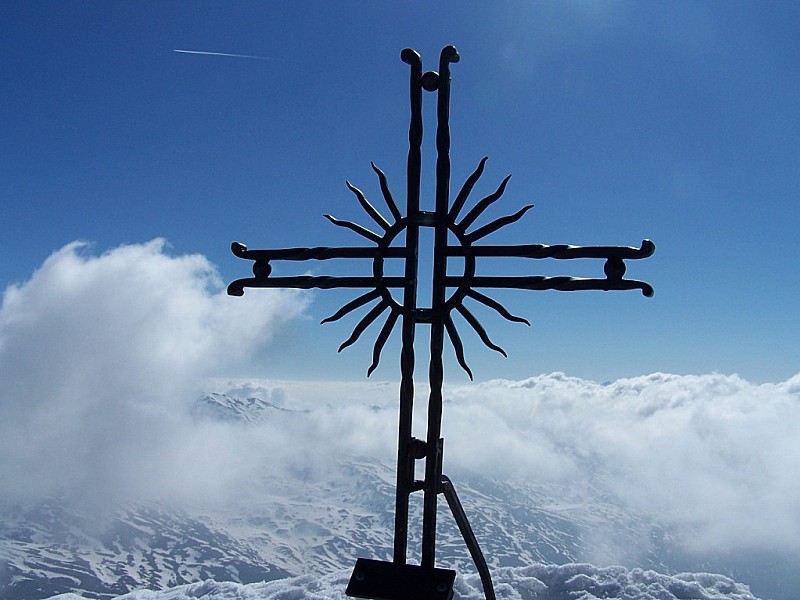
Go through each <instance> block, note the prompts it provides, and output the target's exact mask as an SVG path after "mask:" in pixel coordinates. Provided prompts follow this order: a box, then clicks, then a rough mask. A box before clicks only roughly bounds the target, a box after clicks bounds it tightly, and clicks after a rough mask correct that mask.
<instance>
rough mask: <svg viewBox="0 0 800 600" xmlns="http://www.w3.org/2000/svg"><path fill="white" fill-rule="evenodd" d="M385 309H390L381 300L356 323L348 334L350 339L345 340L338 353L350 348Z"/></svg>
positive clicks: (388, 305) (387, 304)
mask: <svg viewBox="0 0 800 600" xmlns="http://www.w3.org/2000/svg"><path fill="white" fill-rule="evenodd" d="M387 308H390V304H389V303H388V302H386V300H381V301H380V302H379V303H378V304H377V305H375V307H374V308H373V309H372V310H371V311H369V312H368V313H367V314H366V315H364V317H363V318H362V319H361V320H360V321H359V322H358V324H357V325H356V326H355V328H354V329H353V333H351V334H350V337H349V338H347V339H346V340H345V341H344V342H343V343H342V345H341V346H339V350H338V352H341V351H342V350H344V349H345V348H347V347H348V346H352V345H353V344H354V343H355V342H356V340H358V338H359V337H361V334H362V333H364V330H365V329H366V328H367V327H369V326H370V325H372V323H373V322H374V321H375V319H377V318H378V317H379V316H380V315H381V313H382V312H383V311H385V310H386V309H387Z"/></svg>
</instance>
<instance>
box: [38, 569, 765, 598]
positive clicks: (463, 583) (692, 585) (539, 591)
mask: <svg viewBox="0 0 800 600" xmlns="http://www.w3.org/2000/svg"><path fill="white" fill-rule="evenodd" d="M349 576H350V574H349V573H348V572H346V571H340V572H337V573H333V574H329V575H326V576H324V577H314V576H311V575H306V576H303V577H297V578H292V579H286V580H279V581H272V582H269V583H257V584H251V585H240V584H236V583H217V582H214V581H205V582H202V583H196V584H190V585H187V586H181V587H178V588H174V589H171V590H167V591H163V592H153V591H137V592H133V593H130V594H127V595H124V596H120V597H119V598H118V599H117V600H287V599H291V600H345V599H346V598H348V596H346V595H345V594H344V590H345V588H346V587H347V581H348V578H349ZM495 592H496V593H497V597H498V598H502V599H507V600H596V599H597V598H607V599H611V598H618V599H621V600H757V599H756V597H755V596H753V595H752V594H751V593H750V591H749V590H748V589H747V587H746V586H744V585H741V584H738V583H735V582H734V581H732V580H730V579H728V578H727V577H723V576H721V575H710V574H707V573H684V574H679V575H675V576H672V577H669V576H666V575H661V574H658V573H655V572H653V571H644V570H642V569H633V570H631V571H629V570H627V569H624V568H622V567H607V568H597V567H593V566H591V565H586V564H569V565H562V566H553V565H531V566H528V567H521V568H503V569H498V570H497V572H496V574H495ZM453 597H454V600H483V599H484V596H483V593H482V588H481V585H480V580H479V578H478V577H477V576H466V577H462V576H459V577H458V578H457V579H456V585H455V593H454V595H453ZM57 598H58V600H79V596H76V595H72V594H67V595H62V596H58V597H57ZM53 600H55V599H53Z"/></svg>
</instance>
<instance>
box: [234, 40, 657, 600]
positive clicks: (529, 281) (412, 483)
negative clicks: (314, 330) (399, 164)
mask: <svg viewBox="0 0 800 600" xmlns="http://www.w3.org/2000/svg"><path fill="white" fill-rule="evenodd" d="M401 59H402V60H403V62H405V63H406V64H408V65H409V66H410V67H411V77H410V99H411V124H410V127H409V151H408V168H407V182H406V198H407V200H406V211H405V215H403V213H402V212H401V211H400V209H399V208H398V206H397V203H396V202H395V200H394V197H393V196H392V193H391V191H390V190H389V186H388V183H387V178H386V176H385V175H384V173H383V172H382V171H381V170H380V169H378V167H376V166H375V165H374V164H373V165H372V168H373V170H374V171H375V173H376V174H377V176H378V181H379V184H380V188H381V193H382V196H383V199H384V201H385V203H386V206H387V208H388V210H389V212H390V213H391V219H386V218H385V217H384V216H383V215H382V214H381V213H380V212H379V211H378V210H377V209H376V208H375V207H374V206H373V205H372V204H370V202H369V201H368V200H367V198H366V197H365V195H364V194H363V193H362V192H361V190H359V189H358V188H356V187H354V186H353V185H351V184H350V183H349V182H347V186H348V187H349V188H350V190H351V191H352V192H353V193H354V194H355V196H356V198H357V199H358V202H359V203H360V205H361V206H362V208H363V209H364V211H365V212H366V213H367V215H368V216H369V217H370V218H371V219H372V221H374V223H375V225H377V228H378V233H375V232H374V231H372V230H370V229H367V228H365V227H363V226H361V225H358V224H356V223H352V222H349V221H340V220H337V219H335V218H334V217H332V216H330V215H325V216H326V217H327V218H328V219H329V220H330V221H331V222H332V223H333V224H334V225H337V226H340V227H345V228H347V229H350V230H352V231H353V232H355V233H357V234H358V235H360V236H361V237H364V238H366V239H367V240H369V241H371V242H373V243H374V244H375V245H374V246H372V247H339V248H326V247H309V248H284V249H275V250H248V249H247V247H246V246H244V245H242V244H239V243H237V242H234V243H233V244H232V246H231V248H232V250H233V253H234V254H235V255H236V256H238V257H240V258H244V259H248V260H253V261H255V262H254V264H253V275H254V276H253V277H251V278H247V279H239V280H237V281H234V282H232V283H231V284H230V285H229V286H228V293H229V294H231V295H233V296H241V295H242V294H244V288H246V287H253V288H256V287H260V288H300V289H311V288H321V289H328V288H364V289H367V290H368V291H367V292H365V293H364V294H362V295H360V296H358V297H357V298H355V299H354V300H352V301H350V302H348V303H347V304H345V305H344V306H343V307H342V308H341V309H339V311H337V312H336V313H335V314H334V315H331V316H330V317H328V318H327V319H325V320H324V321H323V323H325V322H330V321H336V320H338V319H341V318H342V317H344V316H345V315H347V314H349V313H350V312H352V311H354V310H356V309H358V308H361V307H363V306H366V305H369V304H371V303H375V305H374V306H373V307H372V308H371V310H369V312H367V314H366V315H365V316H364V317H362V318H361V320H360V321H359V322H358V323H357V324H356V326H355V328H354V329H353V332H352V334H351V335H350V337H349V338H348V339H347V340H346V341H345V342H344V343H342V345H341V346H340V348H339V350H340V351H341V350H342V349H344V348H346V347H347V346H349V345H351V344H353V343H354V342H355V341H356V340H358V338H359V337H360V336H361V334H362V333H363V332H364V330H365V329H366V328H367V327H368V326H369V325H370V324H371V323H373V322H375V321H376V320H377V319H378V318H379V317H380V316H381V315H382V314H383V313H385V312H387V311H388V316H387V317H386V320H385V322H384V325H383V327H382V328H381V330H380V333H379V334H378V336H377V338H376V340H375V344H374V347H373V356H372V364H371V365H370V367H369V370H368V372H367V376H369V375H370V374H371V373H372V372H373V371H374V370H375V368H376V367H377V366H378V362H379V361H380V356H381V352H382V350H383V347H384V345H385V344H386V341H387V339H388V338H389V335H390V334H391V332H392V330H393V329H394V327H395V325H396V324H397V321H398V319H400V320H401V322H402V326H401V330H402V333H401V337H402V348H401V355H400V373H401V379H400V422H399V437H398V452H397V492H396V500H395V530H394V555H393V561H392V562H380V561H375V560H368V559H363V558H360V559H358V562H357V563H356V567H355V569H354V571H353V575H352V577H351V579H350V583H349V585H348V588H347V594H348V595H351V596H356V597H360V598H377V599H383V600H401V599H408V598H415V599H420V600H425V599H428V598H430V599H432V600H433V599H435V600H449V598H451V597H452V593H453V592H452V586H453V581H454V578H455V571H452V570H448V569H439V568H436V566H435V545H436V507H437V498H438V495H439V494H440V493H443V494H444V495H445V498H446V500H447V503H448V505H449V507H450V509H451V511H452V513H453V516H454V517H455V520H456V523H457V525H458V527H459V529H460V531H461V534H462V536H463V537H464V540H465V542H466V544H467V547H468V549H469V551H470V554H471V556H472V558H473V560H474V562H475V565H476V567H477V569H478V572H479V573H480V576H481V581H482V583H483V588H484V594H485V595H486V598H487V600H494V598H495V594H494V589H493V585H492V580H491V576H490V574H489V570H488V567H487V564H486V560H485V559H484V557H483V554H482V553H481V550H480V547H479V546H478V542H477V540H476V538H475V536H474V534H473V532H472V529H471V527H470V524H469V521H468V520H467V517H466V514H465V512H464V510H463V508H462V506H461V503H460V501H459V499H458V496H457V494H456V492H455V488H454V487H453V485H452V482H451V481H450V479H449V478H447V477H446V476H444V475H442V452H443V444H444V440H443V439H442V438H441V420H442V382H443V379H444V374H443V366H442V352H443V346H444V338H445V334H447V337H449V339H450V341H451V343H452V345H453V348H454V350H455V355H456V359H457V360H458V363H459V364H460V365H461V367H462V368H463V369H464V370H465V371H466V372H467V373H468V374H469V376H470V378H472V372H471V371H470V369H469V367H468V365H467V363H466V360H465V358H464V349H463V344H462V342H461V338H460V336H459V333H458V331H457V329H456V326H455V323H454V321H453V318H452V313H453V311H454V310H455V311H456V312H458V313H459V314H460V315H461V316H462V317H463V318H464V320H465V321H466V322H467V323H468V324H469V325H470V326H471V327H472V329H474V330H475V332H476V333H477V334H478V336H479V337H480V339H481V340H482V341H483V343H484V344H485V345H486V346H488V347H489V348H491V349H493V350H495V351H497V352H500V353H502V354H503V355H505V352H504V351H503V349H502V348H500V347H499V346H497V345H496V344H494V343H493V342H492V341H491V340H490V339H489V336H488V334H487V333H486V330H485V329H484V328H483V326H482V325H481V323H480V322H479V321H478V319H477V318H476V317H475V316H474V315H473V314H472V313H471V312H470V310H469V309H468V307H467V306H466V305H465V300H467V299H470V300H472V301H475V302H477V303H478V304H481V305H484V306H486V307H489V308H491V309H493V310H494V311H496V312H497V313H498V314H499V315H501V316H502V317H504V318H505V319H508V320H510V321H516V322H521V323H528V321H527V320H525V319H523V318H521V317H518V316H515V315H512V314H511V313H510V312H509V311H508V310H506V308H505V307H503V305H502V304H500V303H499V302H497V301H496V300H494V299H492V298H490V297H489V296H486V295H485V294H483V293H481V292H479V291H477V289H476V288H514V289H525V290H560V291H576V290H631V289H639V290H641V291H642V293H643V294H644V295H645V296H652V295H653V289H652V288H651V287H650V286H649V285H648V284H647V283H644V282H641V281H635V280H630V279H624V275H625V262H624V261H625V260H626V259H640V258H647V257H649V256H651V255H652V254H653V252H654V251H655V246H654V245H653V243H652V242H650V241H649V240H644V241H643V242H642V244H641V247H639V248H633V247H617V246H594V247H581V246H570V245H554V246H545V245H540V244H528V245H515V246H486V245H484V246H481V245H475V242H477V241H479V240H481V239H483V238H484V237H486V236H488V235H490V234H491V233H493V232H495V231H497V230H499V229H500V228H502V227H505V226H506V225H509V224H511V223H514V222H516V221H517V220H519V219H520V218H521V217H522V216H523V215H524V214H525V213H526V212H527V211H528V210H529V209H530V208H532V206H525V207H523V208H522V209H520V210H519V211H517V212H516V213H514V214H511V215H507V216H504V217H501V218H498V219H496V220H494V221H491V222H490V223H488V224H486V225H483V226H481V227H477V228H473V229H471V228H472V226H473V224H474V223H475V221H476V220H477V219H478V218H479V217H480V216H481V215H482V214H483V213H484V211H485V210H486V209H487V208H488V207H489V206H490V205H492V204H493V203H494V202H496V201H497V200H499V199H500V197H501V196H502V195H503V192H504V190H505V187H506V184H507V182H508V179H509V178H508V177H506V178H505V179H504V180H503V181H502V183H501V184H500V185H499V187H498V188H497V190H496V191H495V192H494V193H492V194H490V195H488V196H486V197H485V198H483V199H482V200H480V201H478V202H477V203H475V204H474V206H473V207H472V208H471V209H470V210H468V211H467V213H466V214H465V215H464V216H463V217H462V216H461V213H462V211H463V209H464V207H465V204H466V202H467V199H468V197H469V195H470V193H471V191H472V188H473V187H474V185H475V183H476V182H477V181H478V179H479V178H480V176H481V174H482V173H483V169H484V165H485V163H486V158H484V159H483V160H481V162H480V164H479V165H478V167H477V168H476V169H475V171H474V172H473V173H472V174H471V175H470V176H469V177H468V178H467V180H466V182H465V183H464V185H463V186H462V188H461V190H460V191H459V193H458V194H457V195H456V197H455V200H453V202H452V204H451V203H450V198H449V194H450V189H449V188H450V156H449V153H450V127H449V110H450V109H449V104H450V64H451V63H456V62H458V60H459V55H458V52H457V51H456V49H455V48H454V47H452V46H447V47H446V48H444V49H443V50H442V52H441V55H440V59H439V72H438V73H436V72H432V71H429V72H426V73H423V72H422V59H421V58H420V55H419V54H418V53H417V52H416V51H414V50H411V49H408V48H407V49H405V50H403V52H402V53H401ZM423 89H424V90H426V91H429V92H434V91H435V92H437V93H438V96H437V131H436V150H437V158H436V195H435V202H436V207H435V211H433V212H430V211H424V210H420V162H421V158H420V149H421V146H422V90H423ZM421 227H429V228H432V229H433V231H434V242H433V246H434V248H433V288H432V302H431V306H430V307H419V306H418V305H417V277H418V255H419V233H420V228H421ZM400 234H404V235H403V236H402V237H404V243H402V244H396V245H393V243H394V242H395V241H396V240H398V239H402V237H401V236H400ZM450 237H453V238H455V240H457V242H458V244H453V245H451V244H450V243H448V238H450ZM451 257H460V258H461V259H463V273H462V274H460V275H448V272H447V261H448V258H451ZM478 257H513V258H529V259H545V258H552V259H559V260H569V259H574V258H602V259H605V263H604V266H603V271H604V274H605V277H604V278H600V279H585V278H575V277H542V276H528V277H496V276H478V275H476V274H475V264H476V259H477V258H478ZM335 258H365V259H372V275H371V276H366V277H332V276H295V277H271V276H270V274H271V271H272V267H271V265H270V263H271V262H272V261H279V260H288V261H307V260H330V259H335ZM388 259H402V260H403V261H404V266H405V272H404V275H403V276H402V277H390V276H386V275H384V263H385V261H386V260H388ZM392 289H397V290H400V289H402V290H403V294H402V300H396V299H395V298H394V296H393V295H392V292H391V290H392ZM448 290H453V291H452V292H451V293H450V295H449V296H448V293H447V292H448ZM418 324H425V325H429V326H430V328H431V332H430V363H429V383H430V396H429V399H428V413H427V414H428V429H427V439H426V440H421V439H418V438H415V437H414V436H413V435H412V431H411V423H412V415H413V404H414V381H413V376H414V363H415V360H414V359H415V355H414V336H415V330H416V326H417V325H418ZM422 459H424V460H425V479H424V480H423V481H419V480H416V479H415V473H414V466H415V464H416V461H417V460H422ZM418 491H422V492H423V494H424V500H423V506H424V508H423V528H422V556H421V561H420V564H419V565H415V564H407V546H408V514H409V497H410V496H411V494H412V493H415V492H418Z"/></svg>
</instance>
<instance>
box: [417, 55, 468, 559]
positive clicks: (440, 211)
mask: <svg viewBox="0 0 800 600" xmlns="http://www.w3.org/2000/svg"><path fill="white" fill-rule="evenodd" d="M458 59H459V56H458V52H457V51H456V49H455V48H454V47H453V46H447V47H445V48H443V49H442V53H441V55H440V58H439V78H438V102H437V111H436V115H437V122H436V127H437V128H436V215H435V226H434V241H433V299H432V302H431V346H430V347H431V355H430V367H429V383H430V396H429V398H428V436H427V456H426V460H425V487H424V490H425V492H424V509H423V517H422V566H423V567H428V568H433V567H434V566H435V562H436V557H435V548H436V505H437V499H438V495H439V491H440V487H441V479H442V450H443V448H442V445H443V441H442V439H441V437H440V436H441V430H442V382H443V381H444V367H443V365H442V352H443V350H444V327H445V326H444V304H445V297H446V286H445V278H446V277H447V236H448V231H449V229H448V223H447V213H448V209H449V204H450V123H449V119H450V63H455V62H458Z"/></svg>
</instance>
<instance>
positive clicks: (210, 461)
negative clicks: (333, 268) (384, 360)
mask: <svg viewBox="0 0 800 600" xmlns="http://www.w3.org/2000/svg"><path fill="white" fill-rule="evenodd" d="M307 302H308V297H307V296H306V295H303V294H297V293H291V292H275V291H270V290H262V291H261V292H260V293H259V294H247V295H245V296H244V297H243V298H236V299H232V298H229V297H227V296H226V295H225V293H224V290H222V289H221V282H220V278H219V276H218V273H217V271H216V269H215V268H214V267H213V265H211V264H210V263H209V262H208V260H207V259H206V258H204V257H203V256H199V255H172V254H170V253H169V252H168V251H167V248H166V245H165V243H164V242H163V241H161V240H154V241H152V242H149V243H146V244H134V245H128V246H123V247H120V248H117V249H114V250H111V251H109V252H106V253H104V254H101V255H96V254H92V253H91V251H90V248H89V247H88V246H86V245H85V244H81V243H73V244H70V245H68V246H66V247H64V248H62V249H61V250H59V251H57V252H55V253H54V254H53V255H52V256H51V257H50V258H48V259H47V260H46V261H45V262H44V264H43V265H42V266H41V267H40V268H39V269H38V270H37V271H36V272H35V273H34V274H33V275H32V277H31V278H30V279H29V280H28V281H26V282H24V283H21V284H18V285H14V286H11V287H9V288H7V289H6V291H5V294H4V297H3V304H2V308H0V381H2V385H0V480H2V481H6V482H8V481H13V482H14V485H13V486H3V487H2V491H1V492H0V499H2V500H5V501H22V500H26V499H27V500H31V499H36V498H41V497H47V496H52V495H54V494H60V495H61V496H62V497H72V498H74V499H76V500H79V501H81V502H88V501H91V502H93V503H94V504H95V505H97V506H99V507H101V508H102V507H105V508H111V507H113V506H114V505H115V503H118V502H121V501H125V500H130V499H160V500H164V499H172V500H175V501H180V500H185V499H187V498H194V499H196V498H199V497H203V498H206V499H211V500H213V499H214V498H217V499H220V500H224V498H225V497H226V496H227V495H230V494H233V495H241V494H244V493H245V492H246V490H249V489H250V488H251V487H252V482H253V480H254V478H257V477H260V476H263V475H269V474H270V473H273V474H280V475H286V474H289V475H291V473H293V472H302V473H304V476H313V473H314V471H315V470H316V471H318V472H323V471H325V470H327V469H330V468H332V467H333V466H334V465H335V464H336V463H337V461H339V460H346V459H347V458H348V457H359V458H363V457H374V458H376V459H377V460H380V461H382V462H385V463H386V464H390V465H391V464H393V461H394V452H395V443H396V442H395V440H396V427H397V406H396V405H397V400H396V396H397V386H396V385H395V384H385V383H355V384H348V383H337V384H333V383H331V384H323V383H318V382H317V383H314V382H305V383H302V382H296V383H285V382H284V383H277V382H264V381H254V382H252V383H249V384H246V383H244V382H242V381H241V380H237V381H231V382H225V381H223V380H215V381H216V383H215V384H214V385H215V386H216V391H223V392H228V393H230V394H233V395H240V396H244V397H247V396H249V395H252V396H260V397H262V398H264V399H266V400H270V401H272V402H274V403H276V404H280V405H283V406H285V407H287V408H297V409H309V412H307V413H296V414H295V415H294V417H293V418H281V419H275V420H272V421H270V420H267V421H265V422H263V423H261V424H259V425H257V426H255V427H249V428H244V427H241V426H238V425H232V424H230V423H210V422H198V421H196V420H193V419H191V418H190V417H189V411H190V409H191V405H192V403H193V402H194V401H195V400H196V398H197V397H198V395H199V394H200V393H201V391H203V390H202V386H203V385H204V382H205V381H206V378H209V377H212V376H219V375H220V374H221V373H222V374H224V373H225V372H226V369H233V367H234V365H236V364H237V363H240V362H246V361H247V360H248V359H250V358H251V357H252V356H253V355H254V353H256V352H258V351H260V350H261V349H263V348H264V346H265V345H268V343H269V341H270V339H272V337H273V335H274V333H275V332H276V331H277V330H278V329H279V328H280V327H281V325H282V324H284V323H286V321H287V320H290V319H292V318H296V317H298V316H300V315H301V314H302V311H303V309H304V307H305V306H306V304H307ZM276 351H279V349H278V350H276ZM227 372H229V371H227ZM424 392H425V390H424V386H423V385H419V386H418V394H417V395H418V398H417V406H418V408H419V412H420V414H419V415H417V416H418V417H419V418H418V422H417V423H416V425H415V434H416V435H417V436H418V437H424V404H425V402H424V396H425V394H424ZM445 397H446V406H445V412H444V423H443V434H444V436H445V438H446V440H447V445H446V452H445V463H446V470H447V471H448V472H449V473H450V474H451V475H454V476H455V475H456V474H457V473H459V472H460V473H468V472H473V473H482V474H492V475H494V476H497V477H502V478H507V479H510V480H511V479H516V480H524V481H542V482H557V483H563V482H565V481H572V482H579V483H580V484H584V483H585V485H586V489H587V490H591V489H593V488H592V485H593V484H594V483H596V482H602V483H603V485H605V486H606V489H608V490H610V491H612V492H613V494H615V495H616V497H617V499H618V500H619V501H620V502H621V503H622V504H624V505H627V506H630V507H631V508H635V509H637V510H645V511H647V512H650V513H653V514H655V515H657V516H658V518H659V519H660V520H661V521H662V522H664V523H665V524H667V525H673V526H675V527H676V528H678V529H679V530H681V531H684V532H686V533H687V535H686V540H687V543H692V544H695V545H696V546H697V548H698V549H711V548H714V549H720V548H732V547H737V548H754V549H772V550H776V549H785V550H786V551H787V552H797V550H800V546H799V545H798V540H799V539H800V484H799V483H798V479H797V476H796V471H797V465H798V464H800V441H799V440H800V375H799V376H795V377H793V378H791V379H789V380H788V381H785V382H780V383H774V384H760V385H756V384H752V383H750V382H748V381H746V380H744V379H742V378H740V377H738V376H736V375H722V374H708V375H691V376H690V375H668V374H651V375H644V376H641V377H636V378H630V379H624V380H619V381H616V382H613V383H611V384H606V385H600V384H597V383H595V382H591V381H587V380H582V379H577V378H571V377H568V376H566V375H563V374H558V373H555V374H550V375H542V376H537V377H533V378H531V379H527V380H524V381H505V380H496V381H488V382H484V383H479V384H474V385H458V386H448V387H447V389H446V393H445ZM309 474H310V475H309ZM587 493H591V492H588V491H587ZM590 500H591V498H587V501H590Z"/></svg>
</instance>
